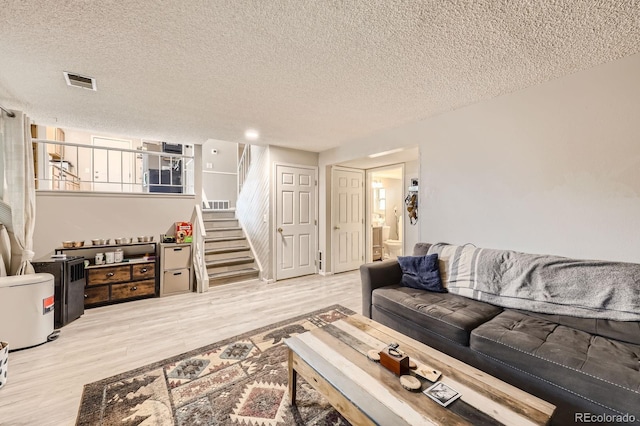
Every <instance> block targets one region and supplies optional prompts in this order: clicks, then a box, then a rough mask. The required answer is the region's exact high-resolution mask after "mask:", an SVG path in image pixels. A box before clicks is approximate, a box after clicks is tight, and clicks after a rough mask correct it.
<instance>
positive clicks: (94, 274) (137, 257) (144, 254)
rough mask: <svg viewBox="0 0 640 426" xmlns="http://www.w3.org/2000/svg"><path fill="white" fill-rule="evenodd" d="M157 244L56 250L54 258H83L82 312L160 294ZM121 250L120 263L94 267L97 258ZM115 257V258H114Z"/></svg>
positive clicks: (127, 244) (112, 245) (111, 245)
mask: <svg viewBox="0 0 640 426" xmlns="http://www.w3.org/2000/svg"><path fill="white" fill-rule="evenodd" d="M157 248H158V246H157V243H156V242H141V243H133V242H132V243H125V244H108V245H88V246H82V247H69V248H64V247H59V248H57V249H56V250H55V252H56V254H57V255H60V254H66V252H70V254H72V255H73V256H82V257H84V258H85V259H86V260H87V261H88V262H85V264H86V263H88V265H87V266H86V272H87V273H86V284H85V294H84V301H85V308H92V307H96V306H102V305H107V304H113V303H120V302H128V301H130V300H136V299H140V298H146V297H156V296H158V294H159V275H158V273H157V272H158V270H159V268H158V256H157ZM108 250H113V251H116V250H121V251H122V261H120V262H115V261H114V262H113V263H105V264H98V265H96V262H95V259H96V254H98V253H100V254H102V255H103V256H104V255H105V254H106V253H107V251H108ZM114 257H115V256H114Z"/></svg>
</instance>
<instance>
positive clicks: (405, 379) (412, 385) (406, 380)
mask: <svg viewBox="0 0 640 426" xmlns="http://www.w3.org/2000/svg"><path fill="white" fill-rule="evenodd" d="M400 384H401V385H402V387H403V388H405V389H406V390H409V391H417V390H420V387H421V386H422V383H420V380H418V379H416V378H415V377H413V376H409V375H404V376H400Z"/></svg>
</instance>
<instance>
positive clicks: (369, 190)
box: [364, 163, 407, 263]
mask: <svg viewBox="0 0 640 426" xmlns="http://www.w3.org/2000/svg"><path fill="white" fill-rule="evenodd" d="M398 167H399V168H401V169H402V190H403V191H404V190H405V188H406V187H407V186H406V183H407V182H406V180H407V179H406V176H405V163H392V164H387V165H384V166H379V167H374V168H372V169H366V170H365V174H366V177H365V180H366V182H365V187H366V191H365V205H366V207H365V213H364V214H365V218H364V223H365V226H366V233H365V252H366V254H365V257H364V258H365V261H366V262H367V263H371V262H373V235H372V234H373V224H372V223H371V217H372V216H373V187H372V183H373V177H372V175H373V173H375V172H377V171H382V170H386V169H396V168H398ZM401 207H402V209H401V211H402V220H403V225H402V245H403V250H402V253H403V254H404V241H405V232H406V229H407V227H406V226H405V225H404V212H405V209H404V205H402V206H401ZM382 260H384V257H383V259H382Z"/></svg>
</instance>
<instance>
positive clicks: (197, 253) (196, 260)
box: [191, 204, 209, 293]
mask: <svg viewBox="0 0 640 426" xmlns="http://www.w3.org/2000/svg"><path fill="white" fill-rule="evenodd" d="M191 223H192V225H193V243H192V244H193V269H194V270H195V274H196V291H197V292H198V293H204V292H206V291H209V273H208V272H207V264H206V262H205V253H204V252H205V247H204V244H205V242H204V239H205V237H206V236H207V231H206V230H205V228H204V219H203V218H202V209H201V208H200V206H199V205H197V204H196V205H195V206H194V207H193V213H192V214H191Z"/></svg>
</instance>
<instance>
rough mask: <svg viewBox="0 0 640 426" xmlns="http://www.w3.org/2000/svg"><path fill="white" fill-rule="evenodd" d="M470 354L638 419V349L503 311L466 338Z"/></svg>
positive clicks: (639, 373)
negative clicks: (496, 361) (552, 384)
mask: <svg viewBox="0 0 640 426" xmlns="http://www.w3.org/2000/svg"><path fill="white" fill-rule="evenodd" d="M470 346H471V349H473V350H475V351H478V352H480V353H482V354H484V355H487V356H490V357H491V358H493V359H496V360H498V361H501V362H503V363H505V364H507V365H510V366H512V367H515V368H516V369H519V370H523V371H527V372H529V373H531V374H533V375H535V376H537V377H539V378H542V379H543V380H548V381H550V382H552V383H555V384H557V385H559V386H561V387H563V388H565V389H570V390H571V391H572V392H575V393H576V394H578V395H583V396H584V395H588V398H587V399H589V400H591V401H594V402H596V403H598V404H600V405H604V406H605V407H608V408H610V407H616V408H617V410H618V411H620V410H622V411H624V410H627V412H629V413H632V414H635V415H636V417H640V407H639V405H638V404H637V401H638V400H639V399H640V346H638V345H633V344H629V343H624V342H620V341H616V340H611V339H608V338H605V337H602V336H596V335H592V334H590V333H587V332H584V331H581V330H577V329H574V328H571V327H567V326H564V325H560V324H556V323H553V322H550V321H547V320H545V319H542V318H538V317H535V316H530V315H527V314H525V313H523V312H519V311H513V310H505V311H504V312H502V313H501V314H500V315H498V316H496V317H495V318H493V319H492V320H491V321H488V322H486V323H484V324H482V325H480V326H479V327H478V328H476V329H475V330H473V332H472V333H471V342H470Z"/></svg>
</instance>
